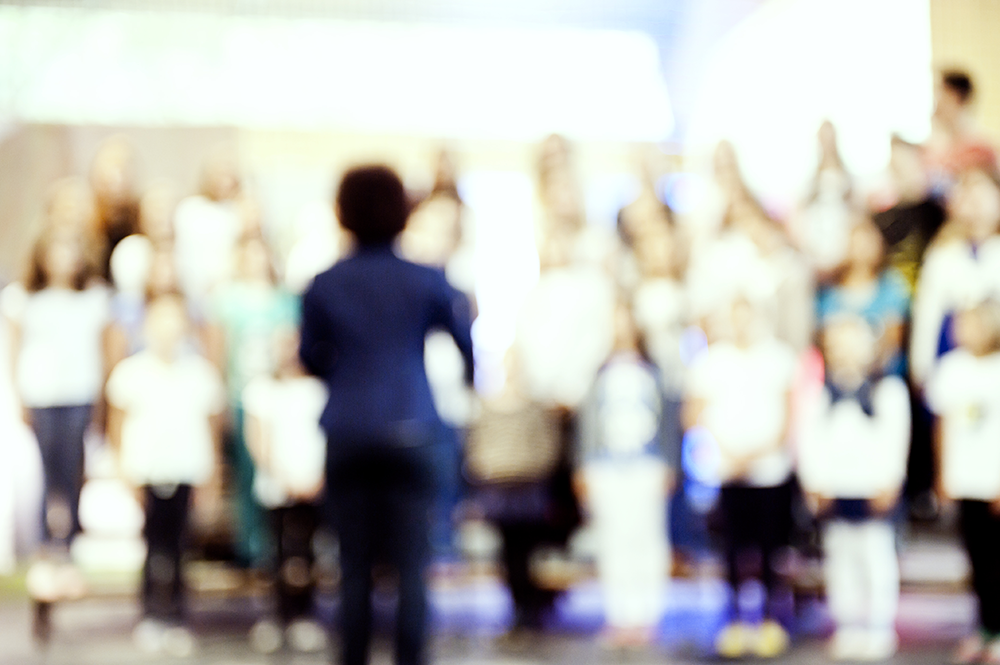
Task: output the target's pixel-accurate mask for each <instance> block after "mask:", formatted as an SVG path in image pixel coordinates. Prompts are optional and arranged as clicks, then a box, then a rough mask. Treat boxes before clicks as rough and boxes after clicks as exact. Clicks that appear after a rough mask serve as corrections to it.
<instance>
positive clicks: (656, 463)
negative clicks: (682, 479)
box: [575, 305, 671, 646]
mask: <svg viewBox="0 0 1000 665" xmlns="http://www.w3.org/2000/svg"><path fill="white" fill-rule="evenodd" d="M615 324H616V325H615V348H614V351H613V352H612V354H611V356H610V358H609V359H608V361H607V362H606V363H605V364H604V366H603V367H602V368H601V370H600V372H599V373H598V375H597V379H596V381H595V383H594V386H593V388H592V389H591V392H590V395H589V396H588V398H587V400H586V401H585V402H584V405H583V407H582V408H581V414H580V442H579V450H578V457H579V459H580V464H579V468H578V470H577V473H576V477H575V485H576V487H577V492H578V493H579V494H580V495H581V501H582V502H583V503H585V504H586V506H587V508H588V511H589V513H590V518H591V522H592V524H593V527H594V529H595V531H596V537H597V568H598V574H599V577H600V580H601V585H602V587H603V590H604V604H605V617H606V623H607V630H608V635H607V637H608V640H609V642H610V644H612V645H615V646H628V645H635V644H645V643H648V642H649V641H651V640H652V638H653V635H654V629H655V627H656V625H657V623H658V622H659V619H660V615H661V613H662V609H663V608H662V602H663V588H664V585H665V583H666V575H667V566H668V563H669V560H670V553H669V548H668V546H667V533H666V525H667V515H666V513H667V510H666V509H667V495H668V491H669V486H670V481H671V472H670V468H669V466H668V465H667V461H666V458H667V454H666V451H665V450H664V448H665V443H666V441H665V440H666V439H667V433H666V431H665V427H664V426H665V425H667V424H668V422H667V418H666V417H665V414H664V411H665V400H664V396H663V390H662V388H661V384H660V380H659V376H658V372H657V369H656V367H655V366H654V365H653V364H652V363H650V362H649V361H648V360H646V359H645V358H644V357H643V354H642V352H641V351H640V347H641V338H640V335H639V332H638V330H637V329H636V324H635V321H634V320H633V318H632V314H631V312H630V311H629V309H628V307H626V306H624V305H621V306H619V307H618V309H617V312H616V315H615Z"/></svg>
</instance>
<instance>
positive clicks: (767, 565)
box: [683, 296, 796, 658]
mask: <svg viewBox="0 0 1000 665" xmlns="http://www.w3.org/2000/svg"><path fill="white" fill-rule="evenodd" d="M730 309H731V314H730V322H729V327H730V330H731V333H730V336H729V339H725V340H719V341H715V342H713V343H711V344H709V346H708V348H707V349H706V350H705V351H703V352H702V353H701V354H700V355H699V356H697V357H696V358H695V360H694V362H693V364H692V366H691V369H690V374H689V376H688V385H687V389H686V400H685V404H684V411H683V419H684V424H685V427H686V428H687V429H691V428H693V427H696V426H698V427H702V428H704V430H706V431H707V432H708V433H709V434H710V435H711V437H712V438H713V439H714V441H715V443H716V446H717V451H718V456H719V463H718V476H719V480H720V482H721V493H720V497H719V509H720V512H721V518H722V529H723V538H724V542H725V553H726V564H727V578H728V582H729V587H730V594H731V596H730V597H731V607H730V610H729V619H728V621H727V623H726V625H725V627H724V628H723V629H722V631H721V632H720V633H719V634H718V636H717V637H716V650H717V652H718V653H719V655H721V656H723V657H727V658H737V657H740V656H743V655H745V654H746V653H748V652H749V653H754V654H756V655H757V656H759V657H761V658H773V657H776V656H778V655H780V654H781V653H783V652H784V651H785V650H786V649H787V648H788V645H789V638H788V633H787V632H786V631H785V629H784V628H783V627H782V625H781V624H780V623H779V622H778V621H777V619H776V611H777V607H776V603H775V602H774V601H775V592H776V591H777V588H778V582H779V579H778V573H777V571H776V569H775V555H776V553H777V551H778V549H779V548H780V547H782V546H783V545H786V544H787V541H788V536H789V533H790V530H791V504H792V479H791V474H792V457H791V452H790V450H789V448H788V434H789V424H790V419H791V413H790V410H791V408H790V405H791V398H792V385H793V381H794V375H795V368H796V356H795V352H794V351H793V350H792V348H791V347H789V346H788V345H787V344H785V343H783V342H781V341H779V340H778V339H776V338H775V337H774V335H773V333H770V332H769V331H768V327H767V324H766V321H765V317H764V316H763V313H762V312H761V311H760V308H759V307H758V306H755V304H754V303H753V302H752V301H751V300H749V299H748V298H747V297H746V296H740V297H737V298H736V299H735V300H734V301H733V304H732V305H731V307H730ZM758 553H759V555H760V576H761V582H763V586H764V589H765V591H766V595H765V600H764V608H763V611H764V617H763V619H762V620H759V619H757V617H753V616H746V613H744V612H742V611H741V608H740V603H739V598H740V590H741V589H740V587H741V582H743V581H744V579H745V578H746V577H747V575H746V574H745V572H744V570H743V569H745V568H746V565H745V564H746V563H747V555H748V554H751V555H752V554H758Z"/></svg>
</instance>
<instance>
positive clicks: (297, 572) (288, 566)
mask: <svg viewBox="0 0 1000 665" xmlns="http://www.w3.org/2000/svg"><path fill="white" fill-rule="evenodd" d="M269 514H270V518H271V529H272V531H271V534H272V536H273V538H274V544H275V549H276V551H275V590H276V592H277V597H278V618H279V619H280V620H281V622H282V624H284V625H286V626H287V625H288V624H290V623H291V622H293V621H295V620H296V619H300V618H302V617H305V616H308V615H309V613H310V612H311V611H312V609H313V593H314V591H315V589H316V584H315V577H314V576H313V563H314V561H315V557H314V556H313V547H312V540H313V536H314V535H315V534H316V526H317V522H318V514H317V509H316V506H314V505H313V504H311V503H296V504H292V505H289V506H284V507H281V508H274V509H272V510H271V511H269Z"/></svg>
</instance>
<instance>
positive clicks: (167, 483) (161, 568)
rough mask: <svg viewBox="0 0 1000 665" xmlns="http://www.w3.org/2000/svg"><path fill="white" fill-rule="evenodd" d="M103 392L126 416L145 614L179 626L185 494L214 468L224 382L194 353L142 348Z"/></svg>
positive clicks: (125, 460) (125, 446)
mask: <svg viewBox="0 0 1000 665" xmlns="http://www.w3.org/2000/svg"><path fill="white" fill-rule="evenodd" d="M106 391H107V396H108V402H109V403H110V404H111V405H112V406H114V407H117V408H119V409H121V410H122V411H124V413H125V417H124V421H123V422H122V433H121V438H122V442H121V452H120V465H121V470H122V473H123V474H124V476H125V477H126V478H127V479H128V480H129V481H130V482H132V483H134V484H135V485H137V486H139V487H142V488H143V494H144V496H145V512H146V522H145V526H144V528H143V536H144V537H145V539H146V563H145V565H144V566H143V572H142V589H141V595H142V607H143V614H144V615H145V616H146V618H149V619H156V620H160V621H164V622H170V623H178V622H181V621H182V620H183V618H184V616H183V615H184V605H185V603H184V585H183V576H182V571H181V561H182V555H183V553H184V546H185V537H186V531H187V521H188V512H189V509H190V505H191V490H192V487H195V486H198V485H201V484H203V483H205V482H206V481H207V480H208V479H209V478H210V476H211V474H212V472H213V468H214V465H215V453H214V450H213V447H214V444H213V441H212V433H211V427H210V424H209V418H210V417H211V416H213V415H216V414H219V413H221V412H222V410H223V409H224V408H225V393H224V390H223V387H222V379H221V377H220V376H219V374H218V372H217V371H216V369H215V367H214V366H213V365H212V364H211V363H209V362H208V361H207V360H205V359H204V358H202V357H200V356H197V355H195V354H185V355H184V356H182V357H178V358H176V359H175V360H173V361H172V362H170V363H167V362H164V361H163V360H161V359H159V358H158V357H157V356H155V355H154V354H153V353H152V352H150V351H140V352H139V353H137V354H135V355H133V356H130V357H128V358H126V359H125V360H122V361H121V362H120V363H118V364H117V365H116V366H115V368H114V369H113V370H112V372H111V375H110V377H109V378H108V385H107V388H106Z"/></svg>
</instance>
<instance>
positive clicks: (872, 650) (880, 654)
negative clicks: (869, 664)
mask: <svg viewBox="0 0 1000 665" xmlns="http://www.w3.org/2000/svg"><path fill="white" fill-rule="evenodd" d="M897 649H899V637H897V636H896V631H895V630H893V629H892V628H872V629H871V630H869V631H868V634H867V635H866V639H865V646H864V648H863V649H862V650H861V653H860V654H859V658H858V660H867V661H879V660H889V659H890V658H892V657H893V656H895V655H896V650H897Z"/></svg>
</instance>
